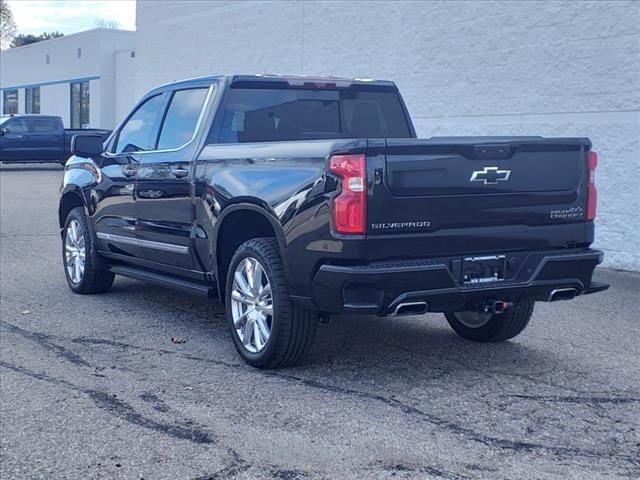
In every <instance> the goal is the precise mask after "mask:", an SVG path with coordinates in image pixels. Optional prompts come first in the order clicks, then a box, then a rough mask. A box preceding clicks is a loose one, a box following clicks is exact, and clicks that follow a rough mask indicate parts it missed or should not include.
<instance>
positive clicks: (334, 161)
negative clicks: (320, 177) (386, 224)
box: [329, 154, 367, 234]
mask: <svg viewBox="0 0 640 480" xmlns="http://www.w3.org/2000/svg"><path fill="white" fill-rule="evenodd" d="M329 171H330V172H331V173H333V174H334V175H337V176H338V177H340V178H341V184H342V192H340V194H339V195H338V196H337V197H335V198H334V199H333V228H334V229H335V231H336V232H337V233H344V234H363V233H365V214H366V210H365V207H366V198H367V191H366V186H367V178H366V177H367V174H366V167H365V160H364V154H357V155H334V156H333V157H331V158H330V159H329Z"/></svg>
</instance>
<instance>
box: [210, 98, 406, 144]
mask: <svg viewBox="0 0 640 480" xmlns="http://www.w3.org/2000/svg"><path fill="white" fill-rule="evenodd" d="M410 136H411V132H410V129H409V126H408V124H407V120H406V117H405V114H404V109H403V108H402V104H401V102H400V98H399V96H398V94H397V93H396V92H393V91H373V90H372V91H367V90H351V89H349V90H335V89H334V90H322V89H318V90H305V89H263V88H232V89H231V90H230V91H229V95H228V98H227V102H226V105H225V108H224V111H223V116H222V126H221V128H220V138H219V141H220V142H222V143H242V142H272V141H285V140H316V139H331V138H387V137H389V138H407V137H410Z"/></svg>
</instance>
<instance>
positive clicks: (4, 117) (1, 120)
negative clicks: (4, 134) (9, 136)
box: [0, 115, 13, 125]
mask: <svg viewBox="0 0 640 480" xmlns="http://www.w3.org/2000/svg"><path fill="white" fill-rule="evenodd" d="M10 118H13V117H12V116H11V115H0V125H3V124H4V123H6V121H7V120H9V119H10Z"/></svg>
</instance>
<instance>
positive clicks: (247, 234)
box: [213, 202, 289, 302]
mask: <svg viewBox="0 0 640 480" xmlns="http://www.w3.org/2000/svg"><path fill="white" fill-rule="evenodd" d="M259 237H274V238H276V240H277V242H278V248H279V250H280V255H281V256H282V258H283V259H284V258H285V251H286V241H285V235H284V230H283V228H282V225H281V224H280V222H279V220H278V219H277V217H276V216H275V215H274V214H273V213H272V212H271V211H270V210H269V209H268V208H267V207H266V206H263V205H260V204H257V203H250V202H241V203H235V204H233V205H230V206H229V207H227V208H225V209H224V211H223V212H222V214H221V215H220V217H219V218H218V220H217V221H216V224H215V228H214V241H213V253H214V258H215V274H216V280H217V281H216V283H217V285H218V294H219V296H220V299H221V300H222V301H223V302H224V293H225V287H226V278H227V269H228V267H229V264H230V263H231V259H232V257H233V254H234V253H235V251H236V250H237V248H238V247H239V246H240V245H241V244H242V243H244V242H245V241H247V240H249V239H251V238H259ZM285 265H286V263H285ZM285 273H286V274H287V276H289V275H288V272H287V271H286V268H285Z"/></svg>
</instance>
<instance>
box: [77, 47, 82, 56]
mask: <svg viewBox="0 0 640 480" xmlns="http://www.w3.org/2000/svg"><path fill="white" fill-rule="evenodd" d="M77 55H78V58H82V49H81V48H78V53H77Z"/></svg>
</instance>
